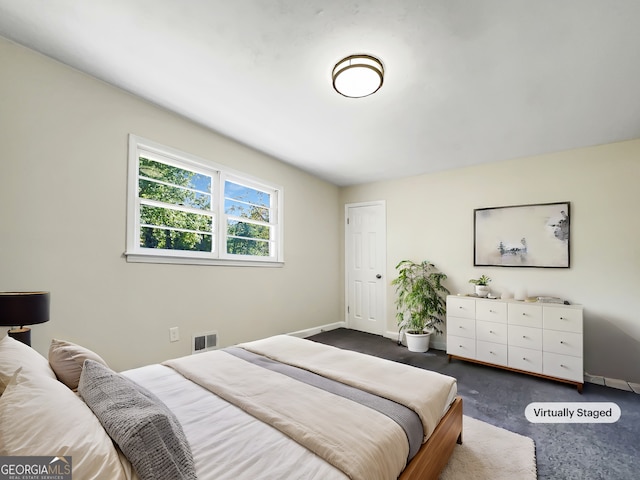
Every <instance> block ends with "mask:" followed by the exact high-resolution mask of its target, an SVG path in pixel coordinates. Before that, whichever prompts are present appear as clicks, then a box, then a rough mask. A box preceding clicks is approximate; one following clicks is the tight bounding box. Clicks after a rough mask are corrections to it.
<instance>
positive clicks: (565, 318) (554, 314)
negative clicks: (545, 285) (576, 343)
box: [542, 306, 582, 333]
mask: <svg viewBox="0 0 640 480" xmlns="http://www.w3.org/2000/svg"><path fill="white" fill-rule="evenodd" d="M542 324H543V326H544V328H548V329H550V330H562V331H564V332H574V333H582V310H580V309H577V308H566V307H546V306H545V307H542Z"/></svg>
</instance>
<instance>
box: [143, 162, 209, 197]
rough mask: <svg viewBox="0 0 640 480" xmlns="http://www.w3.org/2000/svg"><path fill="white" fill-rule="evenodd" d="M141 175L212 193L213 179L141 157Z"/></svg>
mask: <svg viewBox="0 0 640 480" xmlns="http://www.w3.org/2000/svg"><path fill="white" fill-rule="evenodd" d="M139 173H140V176H142V177H147V178H153V179H155V180H160V181H162V182H166V183H171V184H173V185H178V186H181V187H186V188H191V189H194V190H199V191H201V192H205V193H211V177H210V176H208V175H203V174H200V173H196V172H192V171H191V170H185V169H183V168H178V167H173V166H171V165H167V164H165V163H161V162H156V161H154V160H149V159H148V158H144V157H140V166H139Z"/></svg>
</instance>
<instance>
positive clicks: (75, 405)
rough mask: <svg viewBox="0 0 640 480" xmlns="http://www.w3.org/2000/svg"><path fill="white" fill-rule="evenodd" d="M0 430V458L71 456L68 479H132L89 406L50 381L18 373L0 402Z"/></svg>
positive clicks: (132, 475) (60, 385) (51, 379)
mask: <svg viewBox="0 0 640 480" xmlns="http://www.w3.org/2000/svg"><path fill="white" fill-rule="evenodd" d="M0 431H1V432H2V435H0V456H4V455H12V456H13V455H37V456H49V455H51V456H67V455H70V456H71V457H72V462H71V466H72V475H73V478H87V479H89V478H93V479H102V478H109V479H131V478H136V477H137V476H136V475H135V474H134V473H133V469H132V467H131V464H130V463H129V462H128V460H127V459H126V458H125V457H124V455H122V453H120V452H119V451H118V450H116V448H115V447H114V445H113V442H112V441H111V439H110V438H109V436H108V435H107V433H106V432H105V431H104V429H103V428H102V425H100V422H99V421H98V419H97V418H96V417H95V416H94V415H93V413H92V412H91V410H90V409H89V407H88V406H87V405H86V404H85V403H84V402H83V401H82V399H81V398H80V397H78V396H77V395H76V394H75V393H73V392H72V391H71V390H69V388H67V387H66V386H65V385H64V384H62V383H60V382H59V381H58V380H56V379H55V378H48V377H44V376H40V377H38V378H33V377H30V376H25V375H24V372H23V371H21V369H18V371H16V372H15V374H14V375H13V376H12V377H11V379H10V381H9V382H8V384H7V388H6V389H5V392H4V394H3V395H2V397H0Z"/></svg>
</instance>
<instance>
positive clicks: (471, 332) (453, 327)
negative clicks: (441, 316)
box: [447, 317, 476, 338]
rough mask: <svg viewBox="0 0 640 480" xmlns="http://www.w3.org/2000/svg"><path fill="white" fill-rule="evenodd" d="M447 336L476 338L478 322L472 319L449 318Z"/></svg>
mask: <svg viewBox="0 0 640 480" xmlns="http://www.w3.org/2000/svg"><path fill="white" fill-rule="evenodd" d="M447 335H454V336H456V337H466V338H476V322H475V320H473V319H472V318H458V317H447Z"/></svg>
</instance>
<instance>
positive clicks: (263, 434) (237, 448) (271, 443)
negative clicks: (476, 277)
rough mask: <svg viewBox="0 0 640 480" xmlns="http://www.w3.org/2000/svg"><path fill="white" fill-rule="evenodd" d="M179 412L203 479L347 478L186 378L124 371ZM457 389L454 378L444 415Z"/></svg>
mask: <svg viewBox="0 0 640 480" xmlns="http://www.w3.org/2000/svg"><path fill="white" fill-rule="evenodd" d="M123 374H124V375H125V376H127V377H129V378H130V379H132V380H134V381H136V382H137V383H139V384H140V385H142V386H144V387H146V388H147V389H149V390H150V391H152V392H153V393H155V394H156V395H157V396H158V397H159V398H160V399H161V400H162V401H163V402H165V403H166V404H167V406H168V407H169V408H170V409H171V410H172V411H173V412H174V413H175V415H176V416H177V418H178V420H179V421H180V422H181V424H182V426H183V429H184V431H185V434H186V436H187V438H188V440H189V443H190V445H191V447H192V451H193V455H194V459H195V464H196V471H197V473H198V478H200V479H216V480H218V479H221V480H225V479H233V480H242V479H247V480H249V479H251V480H253V479H257V478H260V479H289V478H301V479H302V478H304V479H318V480H325V479H328V480H332V479H345V478H347V476H345V474H344V473H342V472H341V471H340V470H338V469H337V468H335V467H333V466H332V465H330V464H329V463H327V462H326V461H324V460H323V459H321V458H320V457H318V456H317V455H315V454H314V453H312V452H311V451H310V450H307V449H306V448H304V447H303V446H301V445H299V444H298V443H296V442H295V441H293V440H291V439H290V438H289V437H288V436H286V435H285V434H283V433H281V432H280V431H278V430H276V429H275V428H273V427H271V426H269V425H267V424H265V423H263V422H261V421H259V420H257V419H255V418H254V417H252V416H251V415H249V414H247V413H245V412H244V411H243V410H241V409H240V408H237V407H235V406H233V405H231V404H229V403H227V402H226V401H225V400H222V399H221V398H219V397H218V396H216V395H213V394H212V393H211V392H209V391H208V390H206V389H205V388H203V387H200V386H199V385H197V384H196V383H193V382H191V381H190V380H188V379H186V378H184V377H183V376H182V375H180V374H179V373H177V372H176V371H175V370H173V369H172V368H169V367H167V366H162V365H150V366H146V367H142V368H138V369H134V370H129V371H126V372H123ZM456 394H457V390H456V384H455V383H453V385H452V386H451V389H450V391H449V393H448V396H447V400H446V402H445V403H444V407H441V408H442V415H444V413H446V411H447V409H448V408H449V405H450V404H451V402H452V401H453V399H454V398H455V396H456Z"/></svg>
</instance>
